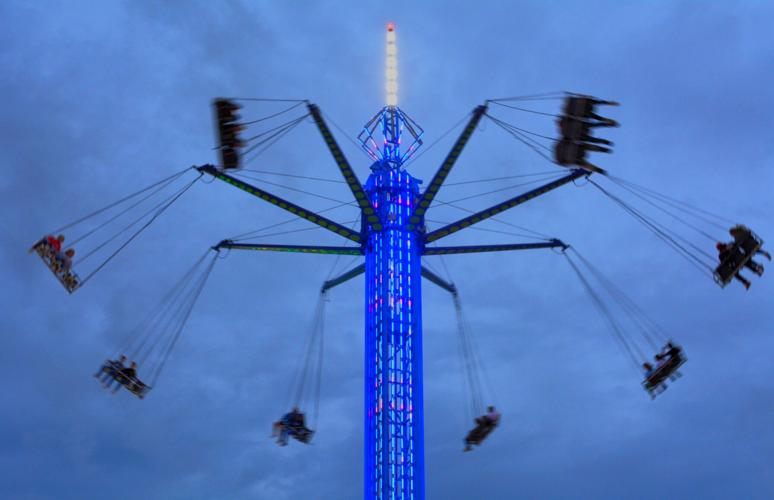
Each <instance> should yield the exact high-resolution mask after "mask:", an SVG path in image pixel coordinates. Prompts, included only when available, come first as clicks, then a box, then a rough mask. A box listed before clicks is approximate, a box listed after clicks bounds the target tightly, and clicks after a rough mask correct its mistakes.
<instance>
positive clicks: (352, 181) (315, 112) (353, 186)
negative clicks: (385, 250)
mask: <svg viewBox="0 0 774 500" xmlns="http://www.w3.org/2000/svg"><path fill="white" fill-rule="evenodd" d="M307 108H309V113H310V114H311V115H312V119H313V120H314V123H315V125H317V128H318V129H320V134H321V135H322V137H323V140H324V141H325V144H326V145H327V146H328V149H329V150H330V152H331V154H332V155H333V159H334V160H335V161H336V165H338V166H339V170H341V175H343V176H344V180H345V181H346V182H347V185H348V186H349V189H350V190H351V191H352V194H353V195H354V197H355V201H357V204H358V206H359V207H360V210H362V212H363V219H364V220H365V221H366V222H368V224H370V225H371V227H372V228H373V229H374V231H381V230H382V223H381V221H380V220H379V216H378V215H377V214H376V211H375V210H374V207H373V206H372V205H371V202H370V201H369V200H368V196H366V194H365V191H363V186H362V185H361V184H360V181H359V180H358V178H357V176H356V175H355V172H354V171H353V170H352V167H351V166H350V164H349V161H347V158H346V157H345V156H344V153H343V152H342V151H341V148H340V147H339V145H338V143H337V142H336V139H334V138H333V134H331V130H330V129H329V128H328V124H327V123H325V120H324V119H323V117H322V114H321V113H320V108H318V107H317V106H316V105H314V104H311V103H310V104H307Z"/></svg>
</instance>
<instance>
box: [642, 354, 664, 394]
mask: <svg viewBox="0 0 774 500" xmlns="http://www.w3.org/2000/svg"><path fill="white" fill-rule="evenodd" d="M642 368H643V370H645V384H644V385H645V389H646V390H647V391H648V392H649V393H650V397H651V399H655V398H656V394H661V393H662V392H664V391H665V390H666V389H667V385H666V384H665V383H664V377H661V376H660V373H659V370H658V369H653V365H651V364H650V363H643V364H642ZM656 390H658V393H656V392H654V391H656Z"/></svg>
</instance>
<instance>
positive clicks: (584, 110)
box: [563, 96, 618, 127]
mask: <svg viewBox="0 0 774 500" xmlns="http://www.w3.org/2000/svg"><path fill="white" fill-rule="evenodd" d="M600 104H603V105H608V106H618V103H617V102H615V101H602V100H599V99H594V98H593V97H588V96H582V97H581V96H574V97H567V98H565V100H564V108H563V112H564V114H565V115H568V116H577V117H580V118H584V119H588V118H591V119H593V120H596V121H595V122H592V124H591V126H594V127H618V122H617V121H615V120H612V119H610V118H606V117H604V116H599V115H598V114H596V113H595V109H594V108H595V107H596V106H598V105H600Z"/></svg>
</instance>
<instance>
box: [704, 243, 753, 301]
mask: <svg viewBox="0 0 774 500" xmlns="http://www.w3.org/2000/svg"><path fill="white" fill-rule="evenodd" d="M715 248H717V250H718V259H719V260H720V263H721V264H723V263H724V262H726V261H727V260H728V259H730V258H732V257H733V256H734V253H741V252H740V251H739V250H738V249H735V248H734V245H733V244H731V243H720V242H718V244H717V245H715ZM751 261H752V259H750V261H748V264H749V263H750V262H751ZM748 264H745V267H750V266H748ZM751 265H752V267H751V268H752V269H753V270H754V272H756V273H757V268H756V267H755V266H756V265H758V266H760V264H758V263H757V262H753V263H752V264H751ZM761 267H763V266H761ZM760 274H763V270H760ZM760 274H759V276H760ZM734 278H736V279H737V280H739V281H740V282H741V283H742V284H743V285H744V288H745V290H749V289H750V285H751V284H752V283H750V280H748V279H747V278H745V277H744V276H742V275H741V274H740V273H739V272H738V271H737V273H736V274H735V275H734Z"/></svg>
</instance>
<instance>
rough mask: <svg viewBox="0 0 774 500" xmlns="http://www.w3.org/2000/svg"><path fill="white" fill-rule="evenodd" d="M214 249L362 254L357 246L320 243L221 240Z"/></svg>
mask: <svg viewBox="0 0 774 500" xmlns="http://www.w3.org/2000/svg"><path fill="white" fill-rule="evenodd" d="M212 248H213V249H214V250H221V249H223V248H228V249H233V250H258V251H265V252H294V253H321V254H329V255H362V254H363V252H362V251H361V250H360V248H359V247H331V246H320V245H274V244H270V243H234V242H233V241H231V240H223V241H221V242H220V243H218V244H217V245H215V246H214V247H212Z"/></svg>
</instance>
